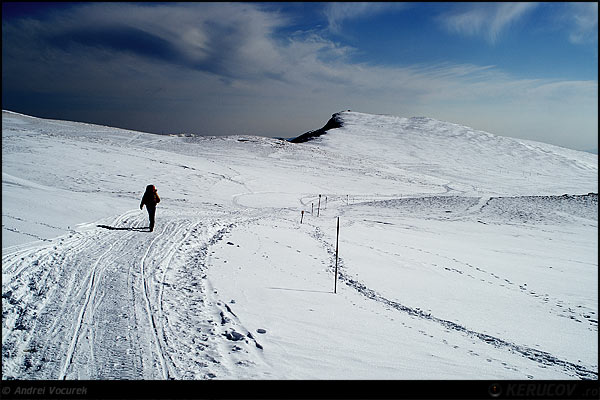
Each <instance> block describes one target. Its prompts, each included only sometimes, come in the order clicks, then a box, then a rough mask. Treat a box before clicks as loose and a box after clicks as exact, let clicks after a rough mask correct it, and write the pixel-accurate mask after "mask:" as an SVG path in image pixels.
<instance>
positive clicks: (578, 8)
mask: <svg viewBox="0 0 600 400" xmlns="http://www.w3.org/2000/svg"><path fill="white" fill-rule="evenodd" d="M568 6H569V7H570V10H569V11H570V13H569V15H570V20H571V21H570V22H571V30H570V33H569V40H570V41H571V42H572V43H576V44H579V43H584V42H589V41H595V42H598V3H570V4H569V5H568Z"/></svg>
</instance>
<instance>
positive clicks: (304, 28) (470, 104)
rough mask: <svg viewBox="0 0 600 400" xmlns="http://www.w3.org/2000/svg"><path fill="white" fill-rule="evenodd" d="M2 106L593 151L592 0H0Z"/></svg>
mask: <svg viewBox="0 0 600 400" xmlns="http://www.w3.org/2000/svg"><path fill="white" fill-rule="evenodd" d="M2 108H3V109H6V110H10V111H16V112H21V113H24V114H28V115H33V116H37V117H43V118H54V119H66V120H72V121H82V122H89V123H96V124H102V125H109V126H114V127H120V128H127V129H134V130H140V131H144V132H153V133H195V134H200V135H232V134H249V135H260V136H270V137H295V136H298V135H300V134H302V133H304V132H307V131H309V130H313V129H317V128H320V127H322V126H323V125H324V124H325V123H326V122H327V120H328V119H329V118H330V117H331V115H332V114H333V113H336V112H338V111H342V110H352V111H359V112H365V113H372V114H391V115H396V116H400V117H412V116H426V117H431V118H435V119H439V120H443V121H448V122H453V123H457V124H462V125H467V126H469V127H472V128H475V129H480V130H484V131H487V132H490V133H493V134H496V135H502V136H510V137H518V138H523V139H529V140H536V141H541V142H545V143H550V144H555V145H559V146H563V147H568V148H572V149H576V150H586V151H590V150H595V149H596V150H597V148H598V3H489V2H488V3H450V2H442V3H394V2H385V3H373V2H368V3H358V2H352V3H343V2H331V3H314V2H306V3H302V2H292V3H281V2H265V3H254V2H238V3H204V2H199V3H190V2H185V3H172V2H167V3H155V2H152V3H143V2H125V3H114V2H109V3H100V2H86V3H48V2H44V3H17V2H15V3H10V2H3V3H2Z"/></svg>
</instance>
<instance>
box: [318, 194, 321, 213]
mask: <svg viewBox="0 0 600 400" xmlns="http://www.w3.org/2000/svg"><path fill="white" fill-rule="evenodd" d="M319 211H321V195H319V205H318V206H317V217H318V216H319Z"/></svg>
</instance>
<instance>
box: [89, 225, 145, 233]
mask: <svg viewBox="0 0 600 400" xmlns="http://www.w3.org/2000/svg"><path fill="white" fill-rule="evenodd" d="M96 226H97V227H98V228H104V229H110V230H111V231H137V232H150V227H149V226H144V227H140V228H138V227H133V226H131V227H122V228H119V227H116V226H108V225H96Z"/></svg>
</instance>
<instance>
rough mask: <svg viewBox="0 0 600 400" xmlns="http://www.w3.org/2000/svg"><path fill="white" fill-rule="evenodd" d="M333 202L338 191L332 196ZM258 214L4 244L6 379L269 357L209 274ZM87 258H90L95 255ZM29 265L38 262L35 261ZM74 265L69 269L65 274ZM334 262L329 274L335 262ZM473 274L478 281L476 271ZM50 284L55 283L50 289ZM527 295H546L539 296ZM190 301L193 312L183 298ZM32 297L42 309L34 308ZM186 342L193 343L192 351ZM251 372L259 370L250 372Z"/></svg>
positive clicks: (210, 367) (206, 369) (180, 371)
mask: <svg viewBox="0 0 600 400" xmlns="http://www.w3.org/2000/svg"><path fill="white" fill-rule="evenodd" d="M333 200H334V197H333V196H331V199H330V202H331V201H333ZM300 201H302V199H300ZM488 201H489V197H480V198H478V200H477V201H476V202H474V203H471V206H469V207H468V209H467V210H466V211H467V212H468V213H476V212H478V211H480V210H481V209H482V208H483V207H485V205H486V204H487V203H488ZM232 202H233V205H234V207H236V208H237V209H239V208H241V207H242V206H241V205H239V204H237V203H236V198H235V197H234V198H233V200H232ZM253 212H254V214H253V215H252V214H251V213H246V214H245V213H243V212H242V211H236V212H233V213H230V214H229V216H230V217H229V219H228V220H223V219H222V218H203V219H201V221H198V220H197V218H196V219H194V218H186V217H185V216H183V217H173V216H172V215H171V216H170V217H166V216H165V217H162V218H161V224H162V225H163V226H162V229H161V231H160V233H158V234H156V233H155V234H154V235H155V236H154V238H152V240H151V241H150V242H149V243H148V238H149V237H148V235H147V234H146V233H143V232H139V231H127V230H125V231H114V230H112V231H108V232H107V231H105V230H102V229H100V228H98V227H99V226H100V225H98V226H96V225H95V224H86V225H82V226H81V227H80V230H79V231H73V232H71V233H70V234H69V235H66V236H64V237H60V238H57V239H55V240H52V241H51V242H50V243H49V244H45V245H42V246H41V247H40V246H39V245H37V246H36V245H32V246H21V247H19V248H14V249H8V251H7V252H6V254H4V255H3V257H2V262H3V278H4V281H3V297H4V298H7V299H8V301H9V303H10V304H13V303H14V304H16V305H17V311H16V312H17V313H18V314H19V315H18V316H17V318H20V319H17V326H18V327H17V328H15V329H14V331H13V332H11V333H14V332H17V331H18V335H14V336H17V337H15V338H8V339H7V341H6V343H7V345H6V346H5V339H4V338H3V361H4V360H5V359H6V360H7V361H8V362H7V363H4V362H3V376H4V377H5V378H6V377H8V378H12V377H17V376H18V377H19V378H21V379H22V378H27V377H32V378H33V377H35V378H36V379H39V378H49V379H56V378H58V379H61V380H62V379H70V378H74V379H213V378H217V377H219V378H223V377H230V376H232V375H233V374H234V371H238V370H239V368H242V369H245V368H247V367H249V366H254V365H255V364H256V363H257V362H258V363H261V362H263V361H264V360H263V358H262V351H263V346H262V345H261V344H260V343H258V342H257V341H256V338H255V337H254V336H253V335H252V334H251V333H250V332H249V331H248V330H247V329H245V328H244V326H243V324H242V323H241V321H240V319H239V318H238V317H237V315H236V314H235V313H234V311H233V309H232V306H230V305H228V304H226V303H225V302H224V301H222V299H219V297H218V295H217V292H216V290H214V288H213V287H212V285H211V283H210V282H209V281H208V280H207V279H206V274H205V273H204V272H205V271H206V261H207V257H208V256H209V253H210V248H211V246H213V245H215V244H216V243H218V242H219V241H221V240H222V239H223V237H224V235H225V234H226V233H228V232H230V231H231V229H233V228H234V227H237V228H243V227H246V228H247V227H248V226H250V225H251V224H252V223H253V222H255V221H256V220H258V219H259V218H261V217H262V218H264V217H265V215H266V212H265V211H264V210H263V211H260V210H259V211H256V210H254V211H253ZM272 212H273V210H272V209H270V210H269V211H268V213H269V215H270V218H272V220H280V221H282V220H285V221H288V222H289V221H292V220H291V219H290V218H289V215H287V214H286V212H287V211H285V210H284V209H281V210H280V212H279V213H278V214H279V215H277V216H273V215H272ZM144 222H145V216H142V215H140V214H139V212H137V211H128V212H126V213H124V214H122V215H120V216H117V217H116V218H115V219H114V220H113V222H112V223H111V225H112V226H120V225H126V224H130V225H136V226H141V225H143V224H144ZM372 222H378V221H372ZM309 235H310V236H311V237H312V238H313V239H315V240H317V241H318V242H319V243H320V245H321V246H322V247H323V248H325V249H326V251H327V252H328V254H329V255H330V257H331V259H332V260H334V257H335V251H334V247H333V245H332V244H330V243H328V242H327V241H326V240H325V239H324V236H325V235H324V234H323V233H322V232H321V230H320V228H319V227H318V226H315V230H314V231H313V232H311V233H309ZM404 247H406V248H409V249H411V250H414V251H420V252H425V253H428V254H430V255H432V256H434V257H440V258H442V259H445V260H446V262H448V261H451V262H453V263H457V266H459V267H462V266H466V267H468V268H469V269H471V270H473V273H474V274H477V273H479V274H484V275H489V276H491V277H493V278H494V280H495V281H501V280H502V277H500V276H498V275H496V274H494V273H491V272H489V271H486V270H484V269H482V268H480V267H476V266H474V265H471V264H469V263H468V262H465V261H461V260H458V259H457V258H452V257H447V256H444V255H440V254H437V253H433V252H430V251H427V250H424V249H419V248H414V247H411V246H404ZM92 255H93V257H91V256H92ZM89 258H91V259H93V260H95V261H94V262H93V264H91V263H90V262H89V261H88V259H89ZM90 264H91V266H90V267H89V268H88V266H89V265H90ZM32 265H33V266H38V265H42V266H43V268H33V269H32V268H31V266H32ZM67 265H70V266H71V268H72V269H71V270H69V271H64V272H62V273H61V271H62V269H63V267H64V266H67ZM330 265H333V261H331V263H330ZM338 265H339V271H338V277H339V279H340V281H341V282H344V283H345V284H346V285H347V286H349V287H351V288H353V289H354V290H356V291H357V292H358V293H359V294H360V295H363V296H365V297H367V298H369V299H371V300H373V301H376V302H378V303H381V304H383V305H385V306H388V307H391V308H393V309H396V310H398V311H400V312H403V313H405V314H408V315H410V316H411V317H415V318H419V319H422V320H427V321H430V322H432V323H436V324H438V325H441V326H443V327H445V328H447V329H451V330H454V331H457V332H459V333H461V334H463V335H467V336H469V337H473V338H476V339H478V340H480V341H482V342H484V343H486V344H488V345H491V346H494V347H496V348H502V349H505V350H507V351H509V352H511V353H515V354H519V355H520V356H522V357H525V358H527V359H529V360H532V361H534V362H535V363H538V364H540V365H543V366H545V367H555V368H560V369H561V370H563V371H565V372H567V373H568V374H570V375H572V376H573V377H576V378H578V379H597V378H598V374H597V372H595V371H592V370H589V369H587V368H586V367H583V366H581V365H577V364H574V363H571V362H568V361H565V360H561V359H559V358H558V357H555V356H553V355H552V354H550V353H547V352H544V351H541V350H537V349H534V348H530V347H527V346H523V345H519V344H516V343H512V342H510V341H507V340H503V339H501V338H497V337H494V336H491V335H487V334H483V333H480V332H477V331H474V330H472V329H469V328H468V327H466V326H463V325H460V324H457V323H455V322H453V321H449V320H445V319H442V318H439V317H436V316H433V315H431V314H430V313H426V312H424V311H422V310H420V309H419V308H413V307H409V306H406V305H404V304H402V303H400V302H398V301H395V300H391V299H388V298H386V297H384V296H383V295H381V294H379V293H378V292H377V291H375V290H373V289H371V288H369V287H367V286H366V285H365V284H363V283H361V282H359V281H357V280H355V279H351V278H350V277H348V276H347V275H346V274H345V272H344V270H345V266H344V261H343V258H342V257H340V258H339V260H338ZM434 266H436V267H437V266H438V265H437V264H434ZM440 267H443V268H445V269H446V270H448V271H453V272H456V273H459V274H461V275H462V274H463V273H464V272H463V271H462V269H457V268H448V267H444V266H440ZM31 270H34V271H33V272H31ZM40 270H42V271H44V272H43V274H42V276H40V277H39V280H38V281H36V284H35V288H36V290H37V288H39V291H38V292H37V293H38V295H39V297H40V301H39V302H31V301H29V302H27V301H26V300H27V299H24V300H23V302H22V303H23V304H24V308H23V307H21V306H20V304H21V300H22V299H23V295H22V293H21V297H20V298H19V296H18V295H15V292H18V287H20V286H23V285H24V284H25V283H26V281H27V280H28V279H29V280H30V281H31V279H32V277H31V276H30V274H32V273H35V272H36V271H40ZM328 270H330V272H331V273H333V267H331V266H330V267H329V268H328ZM85 271H89V272H88V274H87V278H86V279H87V282H88V283H87V285H86V290H85V293H77V287H78V286H77V284H76V283H75V282H77V280H78V279H80V278H81V277H82V276H83V274H84V273H85ZM69 272H70V273H71V275H70V276H68V275H67V276H68V282H64V281H63V279H61V278H62V277H63V275H64V274H68V273H69ZM199 276H200V278H199ZM467 276H468V277H470V278H473V279H477V278H476V277H475V276H473V275H471V274H467ZM504 281H506V283H507V284H508V286H507V287H506V288H507V289H509V288H510V289H513V290H524V289H523V288H522V287H519V289H517V288H516V287H515V285H516V284H513V283H512V282H510V281H508V280H506V279H504ZM52 282H56V283H57V284H58V285H57V286H59V287H58V288H54V289H53V288H52V286H53V285H52ZM488 282H489V283H492V282H491V281H488ZM31 285H32V284H31V283H30V286H31ZM61 285H62V286H65V285H66V286H65V287H61ZM44 288H46V289H44ZM99 288H102V289H101V290H99ZM61 289H64V291H61ZM80 289H83V286H81V287H80ZM170 289H173V290H170ZM44 290H47V292H44ZM529 294H531V295H532V296H534V297H539V296H537V295H536V294H535V293H529ZM546 297H547V296H546ZM183 300H185V301H186V302H187V303H188V304H189V305H190V306H191V309H189V310H181V309H180V308H179V307H178V305H179V304H181V302H182V301H183ZM553 300H556V301H558V300H557V299H553ZM543 301H545V302H547V301H548V299H547V298H544V300H543ZM122 303H124V305H123V304H122ZM36 306H37V307H38V308H37V309H33V307H36ZM19 307H21V308H19ZM75 310H78V311H76V312H75ZM75 315H76V318H75V319H74V320H73V321H71V320H70V318H72V316H75ZM28 316H29V318H28ZM36 316H40V317H39V318H36ZM44 316H45V317H44ZM4 319H5V318H4V315H3V320H4ZM19 324H20V325H19ZM66 331H69V332H72V333H71V336H70V340H66V341H65V340H64V338H62V337H61V336H60V334H61V333H62V332H66ZM189 338H191V340H189V341H188V340H187V339H189ZM190 342H191V344H193V345H194V346H195V347H196V348H190ZM5 347H6V348H5ZM19 351H31V353H30V356H29V357H27V358H26V359H25V365H14V363H12V356H11V354H14V352H19ZM11 352H12V353H11ZM248 374H249V376H252V373H251V372H249V373H248Z"/></svg>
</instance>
